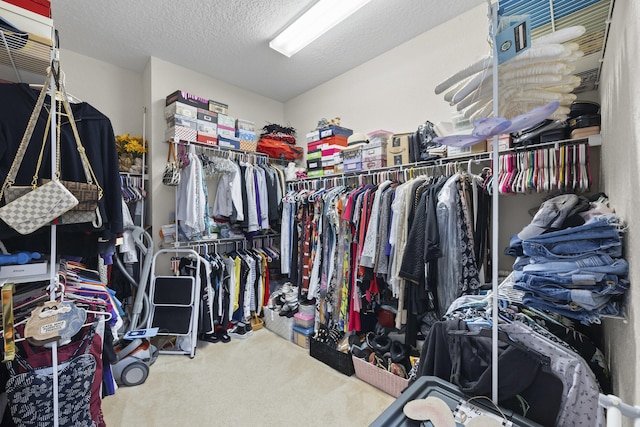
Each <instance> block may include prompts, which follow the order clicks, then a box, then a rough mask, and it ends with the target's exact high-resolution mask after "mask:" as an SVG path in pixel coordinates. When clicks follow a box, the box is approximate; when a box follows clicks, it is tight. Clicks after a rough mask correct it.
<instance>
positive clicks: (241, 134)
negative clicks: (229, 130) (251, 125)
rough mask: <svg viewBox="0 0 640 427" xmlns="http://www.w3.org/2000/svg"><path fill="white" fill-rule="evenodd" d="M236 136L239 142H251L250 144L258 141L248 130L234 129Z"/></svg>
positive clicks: (254, 134) (253, 133)
mask: <svg viewBox="0 0 640 427" xmlns="http://www.w3.org/2000/svg"><path fill="white" fill-rule="evenodd" d="M236 136H237V137H238V138H240V140H241V141H251V142H257V141H258V139H257V138H256V133H255V132H251V131H249V130H244V129H236Z"/></svg>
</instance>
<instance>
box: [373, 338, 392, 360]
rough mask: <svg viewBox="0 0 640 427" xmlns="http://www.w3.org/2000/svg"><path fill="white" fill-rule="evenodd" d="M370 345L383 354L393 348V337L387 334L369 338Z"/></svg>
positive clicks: (379, 353)
mask: <svg viewBox="0 0 640 427" xmlns="http://www.w3.org/2000/svg"><path fill="white" fill-rule="evenodd" d="M368 342H369V345H370V346H371V348H372V349H373V351H375V352H376V353H377V354H378V355H380V356H382V355H384V354H385V353H387V352H388V351H389V348H391V338H389V337H388V336H386V335H378V336H376V337H374V338H373V339H372V340H368Z"/></svg>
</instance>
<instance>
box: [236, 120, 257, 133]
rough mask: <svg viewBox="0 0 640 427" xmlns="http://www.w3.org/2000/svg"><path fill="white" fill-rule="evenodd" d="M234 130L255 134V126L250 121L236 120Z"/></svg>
mask: <svg viewBox="0 0 640 427" xmlns="http://www.w3.org/2000/svg"><path fill="white" fill-rule="evenodd" d="M236 129H238V130H244V131H247V132H253V133H255V132H256V124H255V123H254V122H252V121H251V120H245V119H238V120H236Z"/></svg>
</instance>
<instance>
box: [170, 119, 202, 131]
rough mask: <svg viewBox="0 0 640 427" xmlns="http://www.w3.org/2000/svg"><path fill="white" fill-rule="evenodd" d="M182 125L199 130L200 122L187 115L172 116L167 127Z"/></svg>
mask: <svg viewBox="0 0 640 427" xmlns="http://www.w3.org/2000/svg"><path fill="white" fill-rule="evenodd" d="M173 126H181V127H183V128H189V129H195V130H198V122H197V120H196V119H193V118H191V117H186V116H178V115H175V116H171V117H168V118H167V127H173Z"/></svg>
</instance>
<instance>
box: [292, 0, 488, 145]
mask: <svg viewBox="0 0 640 427" xmlns="http://www.w3.org/2000/svg"><path fill="white" fill-rule="evenodd" d="M486 12H487V6H486V5H480V6H478V7H476V8H474V9H472V10H471V11H469V12H467V13H465V14H463V15H461V16H459V17H457V18H454V19H453V20H451V21H449V22H447V23H445V24H443V25H440V26H439V27H437V28H435V29H433V30H431V31H428V32H426V33H424V34H422V35H420V36H418V37H415V38H414V39H412V40H410V41H408V42H406V43H404V44H402V45H401V46H398V47H397V48H395V49H393V50H391V51H389V52H387V53H384V54H382V55H380V56H378V57H377V58H374V59H372V60H370V61H368V62H366V63H364V64H362V65H360V66H358V67H356V68H354V69H352V70H350V71H348V72H346V73H344V74H343V75H341V76H339V77H336V78H335V79H333V80H331V81H329V82H327V83H324V84H322V85H320V86H318V87H316V88H314V89H312V90H310V91H308V92H306V93H304V94H302V95H300V96H298V97H296V98H294V99H292V100H290V101H287V102H286V103H285V117H286V119H287V120H288V121H289V122H291V124H292V125H293V126H294V127H295V128H296V129H297V130H298V136H299V138H298V139H299V140H300V141H304V135H305V134H306V133H307V132H309V131H310V130H313V129H314V128H315V126H316V123H317V121H318V120H319V119H321V118H323V117H326V118H327V119H331V118H333V117H336V116H338V117H340V118H341V119H342V122H341V123H342V125H343V126H344V127H347V128H350V129H353V130H354V131H355V132H363V133H366V132H371V131H374V130H377V129H386V130H389V131H392V132H395V133H401V132H413V131H415V130H416V129H417V128H418V125H420V124H421V123H424V121H425V120H429V121H431V122H433V123H435V122H438V121H450V120H451V118H450V116H451V112H452V111H453V108H452V107H449V105H448V103H446V102H445V101H444V99H443V97H442V96H439V95H436V94H435V93H434V87H435V86H436V84H437V83H440V82H441V81H443V80H444V79H445V78H447V77H448V76H449V75H451V74H453V73H454V72H456V71H458V70H460V69H461V68H463V67H465V66H467V65H469V64H470V63H471V62H472V61H473V60H474V59H476V58H479V57H481V56H484V55H486V54H488V53H489V52H490V48H489V45H488V43H487V42H486V40H487V34H488V25H487V17H486V15H487V13H486ZM461 30H462V32H461ZM328 60H330V59H328ZM299 144H300V142H299Z"/></svg>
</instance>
